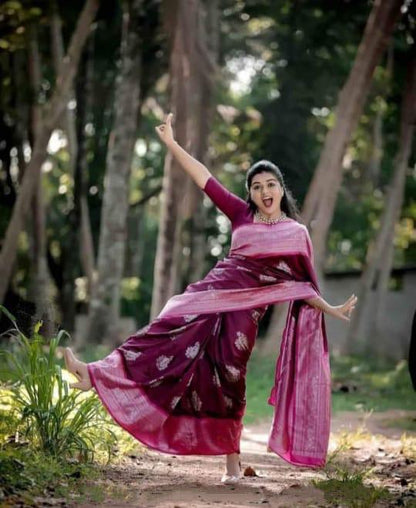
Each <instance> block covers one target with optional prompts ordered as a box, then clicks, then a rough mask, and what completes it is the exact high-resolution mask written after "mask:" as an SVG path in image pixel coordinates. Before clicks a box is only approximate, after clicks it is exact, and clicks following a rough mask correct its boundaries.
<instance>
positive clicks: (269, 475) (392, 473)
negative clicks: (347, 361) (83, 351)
mask: <svg viewBox="0 0 416 508" xmlns="http://www.w3.org/2000/svg"><path fill="white" fill-rule="evenodd" d="M404 416H405V417H407V418H409V417H410V418H412V419H413V418H416V412H404V411H397V410H394V411H386V412H382V413H373V414H371V415H370V416H369V417H368V418H366V420H365V430H364V432H363V431H362V426H363V417H362V416H361V415H360V414H359V413H356V412H351V413H350V412H344V413H341V414H338V415H336V416H335V417H333V419H332V428H331V431H332V432H331V442H330V451H331V450H334V449H335V448H336V447H337V446H338V445H339V443H340V436H342V435H343V433H345V432H348V433H355V434H349V435H354V439H353V443H352V445H351V448H350V450H349V451H348V452H347V455H346V457H347V465H348V466H349V467H351V468H354V467H361V468H367V469H370V468H372V470H373V473H372V477H371V480H372V483H373V484H374V485H375V486H385V487H387V488H388V489H389V491H390V492H392V493H393V495H394V503H393V502H392V501H391V500H390V501H389V502H386V501H384V502H382V501H379V502H378V503H376V504H375V505H374V506H380V507H381V506H383V507H385V506H400V505H401V506H416V493H415V491H414V484H412V481H414V479H415V478H416V464H415V463H414V461H413V460H411V459H410V460H409V458H406V456H405V455H404V454H403V443H402V441H401V436H402V434H403V433H404V431H403V430H402V429H399V428H394V427H386V425H385V423H386V422H387V421H388V420H396V421H397V420H398V419H400V418H402V417H404ZM357 429H358V431H357ZM268 431H269V423H262V424H257V425H252V426H249V427H247V428H246V429H245V430H244V433H243V440H242V447H241V452H242V455H241V459H242V467H243V469H245V468H247V467H248V466H250V468H252V469H253V470H254V472H255V474H256V476H245V477H244V478H243V479H242V480H241V482H240V483H239V484H237V485H235V486H224V485H222V484H221V483H220V478H221V475H222V472H223V463H224V457H196V456H191V457H180V456H172V455H164V454H160V453H157V452H153V451H148V450H145V451H144V452H143V453H140V454H138V455H131V456H129V457H126V459H125V460H123V462H122V463H121V464H118V465H111V466H106V467H105V468H104V469H103V475H102V477H101V479H100V480H97V481H94V482H92V483H91V493H92V492H93V491H94V489H95V491H96V492H97V491H98V492H99V493H100V496H99V497H101V499H98V498H97V500H96V501H91V500H89V501H88V502H84V503H80V502H77V503H73V504H71V506H77V507H78V508H90V507H92V506H95V507H97V506H105V507H108V506H111V507H120V508H121V507H123V508H124V507H126V508H127V507H133V506H134V507H158V508H205V507H222V506H224V507H233V508H237V507H253V506H269V507H290V508H292V507H297V506H299V507H300V506H302V507H304V506H308V507H313V506H315V507H325V506H334V505H333V504H330V503H328V501H326V500H325V498H324V494H323V492H322V491H321V490H319V489H317V488H315V487H313V486H312V485H311V480H313V479H323V478H326V476H325V474H324V472H323V471H317V470H311V469H307V468H299V467H295V466H291V465H289V464H287V463H286V462H284V461H283V460H281V459H280V458H279V457H277V456H276V455H275V454H272V453H267V450H266V448H267V446H266V443H267V435H268ZM406 434H407V435H408V436H412V437H416V433H415V432H409V431H407V432H406ZM341 439H342V438H341ZM344 440H345V437H344ZM87 497H89V496H87ZM39 501H40V500H39ZM43 501H45V500H43ZM56 501H57V503H56V504H59V501H58V500H56ZM67 502H68V501H67ZM383 503H384V504H383ZM392 503H393V504H392ZM42 504H43V503H42ZM50 504H55V503H54V502H53V501H52V500H51V503H50ZM65 504H66V503H65ZM339 506H342V505H339ZM345 506H351V505H348V504H346V505H345Z"/></svg>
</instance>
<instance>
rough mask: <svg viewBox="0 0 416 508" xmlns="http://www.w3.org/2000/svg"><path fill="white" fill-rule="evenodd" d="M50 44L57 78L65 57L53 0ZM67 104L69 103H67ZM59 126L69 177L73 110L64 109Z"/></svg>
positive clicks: (73, 141)
mask: <svg viewBox="0 0 416 508" xmlns="http://www.w3.org/2000/svg"><path fill="white" fill-rule="evenodd" d="M51 42H52V58H53V66H54V69H55V75H56V76H58V75H59V73H60V71H61V68H62V65H63V60H64V56H65V50H64V42H63V38H62V21H61V17H60V15H59V10H58V5H57V3H56V1H55V0H53V1H52V14H51ZM71 99H74V92H73V90H71V91H70V95H69V97H68V100H71ZM68 102H69V101H68ZM60 124H61V128H62V130H64V131H65V134H66V136H67V139H68V152H69V170H70V173H71V175H73V174H74V171H75V164H76V159H77V151H78V144H77V135H76V128H75V109H69V108H68V107H66V108H65V109H64V111H63V113H62V116H61V119H60Z"/></svg>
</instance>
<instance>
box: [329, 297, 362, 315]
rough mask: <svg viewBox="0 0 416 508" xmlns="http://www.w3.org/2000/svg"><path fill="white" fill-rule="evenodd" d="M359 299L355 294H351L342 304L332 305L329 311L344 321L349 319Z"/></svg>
mask: <svg viewBox="0 0 416 508" xmlns="http://www.w3.org/2000/svg"><path fill="white" fill-rule="evenodd" d="M357 301H358V298H357V297H356V296H355V295H351V296H350V297H349V298H348V300H347V301H346V302H345V303H343V304H342V305H330V306H329V308H328V310H327V313H328V314H330V315H331V316H334V317H336V318H339V319H342V320H344V321H349V320H350V318H351V314H352V311H353V310H354V309H355V304H356V303H357Z"/></svg>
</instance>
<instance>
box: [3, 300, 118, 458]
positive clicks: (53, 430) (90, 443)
mask: <svg viewBox="0 0 416 508" xmlns="http://www.w3.org/2000/svg"><path fill="white" fill-rule="evenodd" d="M0 310H1V311H2V312H4V313H5V314H6V315H7V316H8V317H9V319H10V320H11V321H12V322H13V325H14V330H12V331H11V332H9V334H10V335H11V336H12V337H13V339H14V341H13V350H11V351H10V350H7V351H2V354H3V355H4V357H5V359H6V362H5V365H6V372H7V377H8V379H9V380H10V382H11V387H10V409H11V410H12V411H15V412H16V414H17V416H18V420H19V427H20V429H21V430H22V432H23V433H24V435H25V437H26V438H27V439H29V442H30V443H31V446H32V447H34V448H35V449H38V450H41V451H43V452H44V453H47V454H49V455H51V456H54V457H59V458H62V459H63V458H66V457H69V456H72V457H77V458H78V459H80V460H83V461H87V460H92V458H93V456H94V453H95V451H96V450H97V449H98V448H101V449H105V450H106V451H107V454H108V456H110V452H111V448H112V446H113V445H114V442H115V439H116V438H115V435H114V433H113V432H112V431H111V429H110V428H109V425H108V423H107V422H106V421H105V419H104V413H103V411H102V407H101V404H100V402H99V400H98V398H97V397H96V396H92V395H85V394H84V393H82V392H76V391H73V390H69V387H68V383H67V381H65V380H64V378H63V375H62V370H61V367H60V366H59V365H58V363H57V360H56V353H57V348H58V345H59V342H60V340H61V339H62V338H63V337H64V336H66V335H67V333H66V332H65V331H61V332H59V333H58V334H57V336H56V337H53V338H52V339H51V340H50V341H49V343H48V344H46V341H45V340H44V338H43V337H42V336H41V335H40V334H39V329H40V326H41V323H38V324H37V325H36V326H35V327H34V331H33V335H32V337H30V338H28V337H26V336H25V334H24V333H22V331H21V330H19V328H18V326H17V324H16V322H15V319H14V317H13V316H12V315H11V314H10V313H9V312H8V311H7V310H6V309H5V308H4V307H2V306H0Z"/></svg>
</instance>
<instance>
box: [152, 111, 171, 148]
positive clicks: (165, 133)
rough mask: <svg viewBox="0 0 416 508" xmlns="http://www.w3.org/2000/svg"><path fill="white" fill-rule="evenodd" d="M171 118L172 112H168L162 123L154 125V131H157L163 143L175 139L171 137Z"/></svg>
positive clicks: (166, 143)
mask: <svg viewBox="0 0 416 508" xmlns="http://www.w3.org/2000/svg"><path fill="white" fill-rule="evenodd" d="M172 118H173V113H169V114H168V116H167V117H166V121H165V123H162V124H160V125H158V126H157V127H156V132H157V133H158V136H159V138H160V139H161V140H162V141H163V142H164V143H165V145H168V144H169V143H172V142H174V141H175V139H174V137H173V129H172Z"/></svg>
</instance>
